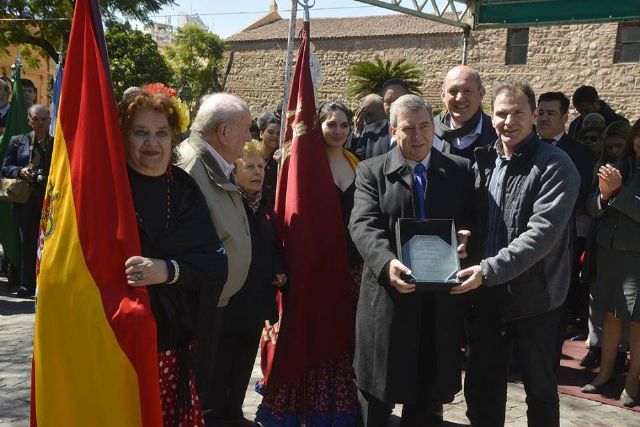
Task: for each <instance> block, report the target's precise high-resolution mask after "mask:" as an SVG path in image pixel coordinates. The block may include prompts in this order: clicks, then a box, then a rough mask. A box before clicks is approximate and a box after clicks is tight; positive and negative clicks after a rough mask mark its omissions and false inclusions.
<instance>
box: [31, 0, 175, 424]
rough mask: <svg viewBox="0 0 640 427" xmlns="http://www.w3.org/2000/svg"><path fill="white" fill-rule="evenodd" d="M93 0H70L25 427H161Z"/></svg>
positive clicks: (151, 344)
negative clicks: (130, 270)
mask: <svg viewBox="0 0 640 427" xmlns="http://www.w3.org/2000/svg"><path fill="white" fill-rule="evenodd" d="M108 67H109V63H108V58H107V52H106V48H105V42H104V33H103V29H102V24H101V19H100V10H99V5H98V0H76V2H75V11H74V16H73V23H72V28H71V36H70V40H69V46H68V49H67V60H66V66H65V73H64V77H63V82H62V94H61V99H60V110H59V113H58V119H57V124H56V133H55V140H54V151H53V158H52V162H51V171H50V174H49V181H48V184H47V190H46V191H47V193H46V197H45V201H44V205H43V211H42V216H41V224H40V228H41V242H42V243H43V244H42V247H41V249H40V250H39V251H41V256H40V264H39V275H38V280H37V282H38V289H37V309H36V325H35V336H34V354H33V372H32V403H31V425H32V426H35V425H37V426H39V427H43V426H44V427H46V426H55V427H59V426H67V427H71V426H161V425H162V415H161V405H160V392H159V381H158V357H157V345H156V326H155V322H154V319H153V315H152V313H151V309H150V304H149V297H148V294H147V292H146V290H145V289H144V288H132V287H130V286H128V285H127V282H126V278H125V273H124V263H125V260H126V259H127V258H129V257H130V256H133V255H139V254H140V243H139V238H138V230H137V224H136V219H135V210H134V206H133V200H132V197H131V192H130V188H129V182H128V178H127V170H126V163H125V151H124V142H123V139H122V136H121V134H120V130H119V125H118V118H117V113H116V106H115V102H114V99H113V92H112V88H111V79H110V75H109V71H108V70H109V68H108Z"/></svg>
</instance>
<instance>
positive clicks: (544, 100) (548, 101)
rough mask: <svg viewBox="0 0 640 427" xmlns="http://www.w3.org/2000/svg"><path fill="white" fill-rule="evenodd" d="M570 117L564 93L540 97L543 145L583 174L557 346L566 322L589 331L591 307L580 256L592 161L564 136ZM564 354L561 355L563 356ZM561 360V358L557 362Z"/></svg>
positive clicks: (539, 123)
mask: <svg viewBox="0 0 640 427" xmlns="http://www.w3.org/2000/svg"><path fill="white" fill-rule="evenodd" d="M568 118H569V98H567V97H566V96H565V95H564V94H563V93H562V92H546V93H543V94H542V95H540V97H539V98H538V118H537V120H536V130H537V131H538V136H539V137H540V140H541V141H542V142H546V143H549V144H553V145H555V146H556V147H558V148H559V149H561V150H562V151H564V152H565V153H567V155H568V156H569V158H570V159H571V161H572V162H573V164H574V165H575V167H576V169H577V170H578V173H579V174H580V193H579V194H578V200H577V201H576V205H575V207H574V221H573V222H572V224H570V226H571V228H572V231H573V237H574V239H573V250H572V254H573V256H572V273H571V286H570V287H569V295H568V297H567V302H566V304H565V308H564V309H563V313H562V319H561V322H560V327H559V328H558V345H559V350H562V343H563V341H564V335H565V331H566V326H567V323H568V322H569V321H570V322H572V323H573V322H575V321H579V322H580V325H576V326H577V327H579V328H582V330H583V331H585V332H586V326H587V325H586V321H587V316H588V306H589V290H588V287H586V286H584V285H582V284H581V283H580V278H579V273H580V254H582V251H584V247H585V243H586V237H587V234H588V231H589V224H590V219H589V216H588V215H587V212H586V208H585V203H586V200H587V196H588V195H589V190H590V188H589V187H590V186H591V180H592V178H593V160H592V157H591V153H590V152H589V149H588V148H587V147H586V146H584V145H583V144H581V143H579V142H577V141H576V140H574V139H573V138H571V137H570V136H569V135H567V134H566V133H565V131H564V130H565V125H566V124H567V120H568ZM560 354H561V353H559V354H558V356H560ZM559 361H560V359H559V358H558V362H559Z"/></svg>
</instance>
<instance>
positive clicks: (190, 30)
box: [164, 24, 224, 113]
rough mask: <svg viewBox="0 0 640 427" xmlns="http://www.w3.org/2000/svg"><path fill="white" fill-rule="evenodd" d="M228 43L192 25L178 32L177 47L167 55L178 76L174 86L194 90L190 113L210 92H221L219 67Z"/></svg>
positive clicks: (166, 52)
mask: <svg viewBox="0 0 640 427" xmlns="http://www.w3.org/2000/svg"><path fill="white" fill-rule="evenodd" d="M223 52H224V41H223V40H222V39H221V38H220V37H218V36H217V35H215V34H213V33H210V32H208V31H206V30H204V29H202V28H201V27H199V26H197V25H193V24H188V25H185V26H184V27H182V28H181V29H180V30H178V31H177V33H176V35H175V37H174V39H173V43H172V44H171V45H168V46H166V47H165V50H164V53H165V55H166V57H167V59H168V60H169V65H170V66H171V68H172V69H173V72H174V81H173V85H174V86H175V87H178V88H181V87H185V86H186V85H188V86H189V87H190V88H191V100H187V101H192V102H189V111H190V113H193V108H194V106H195V102H196V101H197V100H198V98H200V97H201V96H202V95H204V94H205V93H208V92H213V91H219V90H220V89H221V88H220V83H219V81H218V67H219V66H220V63H221V61H222V54H223Z"/></svg>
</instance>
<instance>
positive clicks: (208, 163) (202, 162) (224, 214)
mask: <svg viewBox="0 0 640 427" xmlns="http://www.w3.org/2000/svg"><path fill="white" fill-rule="evenodd" d="M250 127H251V114H250V111H249V106H248V105H247V103H246V102H245V101H243V100H242V99H240V98H238V97H236V96H234V95H230V94H227V93H217V94H214V95H210V96H208V97H207V98H206V99H205V101H204V102H203V103H202V105H201V106H200V109H199V110H198V113H197V114H196V118H195V120H194V121H193V124H192V125H191V135H190V136H189V138H188V139H186V140H184V141H182V143H181V144H180V145H179V147H178V150H179V152H180V159H179V163H178V165H179V166H180V167H181V168H182V169H184V170H185V171H186V172H187V173H188V174H189V175H191V176H192V177H193V178H194V179H195V181H196V182H197V183H198V186H199V187H200V190H202V193H203V194H204V197H205V199H206V201H207V205H208V207H209V212H210V214H211V219H212V220H213V223H214V225H215V226H216V230H217V232H218V235H219V236H220V240H222V244H223V245H224V249H225V251H226V252H227V257H228V260H229V272H228V276H227V277H228V278H227V282H226V283H225V285H224V288H223V290H222V294H221V295H220V299H219V300H218V308H217V310H216V313H215V326H214V330H213V331H212V342H211V343H208V344H209V345H212V346H213V352H212V354H215V353H216V348H217V344H218V341H219V338H220V334H221V331H222V323H223V318H224V309H225V307H226V305H227V303H228V302H229V299H230V298H231V297H232V296H233V295H234V294H235V293H236V292H238V291H239V290H240V288H241V287H242V285H243V284H244V282H245V279H246V278H247V273H248V271H249V265H250V264H251V235H250V231H249V222H248V220H247V216H246V213H245V210H244V206H243V202H242V195H241V193H240V190H238V187H236V185H235V184H234V182H233V167H234V166H233V162H234V161H235V160H236V159H238V158H240V157H242V149H243V148H244V144H245V142H247V141H249V140H251V133H250V132H249V128H250ZM206 362H207V367H208V369H206V370H205V372H200V374H199V378H198V383H199V392H200V395H201V400H202V408H203V410H204V411H205V419H206V418H207V414H206V413H207V409H211V408H212V407H213V406H212V402H210V396H211V394H212V393H211V390H210V389H211V385H212V383H211V369H210V368H211V367H212V366H213V365H214V363H215V360H211V361H206Z"/></svg>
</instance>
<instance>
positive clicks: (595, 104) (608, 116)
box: [569, 86, 628, 139]
mask: <svg viewBox="0 0 640 427" xmlns="http://www.w3.org/2000/svg"><path fill="white" fill-rule="evenodd" d="M572 101H573V107H574V108H575V109H576V110H577V111H578V114H579V116H578V117H576V118H575V119H573V121H572V122H571V123H570V124H569V136H571V138H573V139H577V138H578V132H580V129H582V125H583V124H584V118H585V116H586V115H587V114H589V113H598V114H600V115H601V116H602V117H604V120H605V122H606V124H607V126H609V125H610V124H611V123H613V122H615V121H618V120H626V121H628V120H627V119H625V118H624V117H622V116H621V115H620V114H618V113H616V112H615V111H613V108H611V107H610V106H609V104H607V103H606V102H605V101H603V100H602V99H600V95H598V91H597V90H596V88H595V87H593V86H580V87H579V88H578V89H576V91H575V92H573V97H572Z"/></svg>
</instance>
